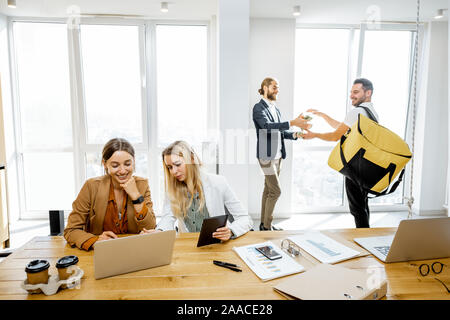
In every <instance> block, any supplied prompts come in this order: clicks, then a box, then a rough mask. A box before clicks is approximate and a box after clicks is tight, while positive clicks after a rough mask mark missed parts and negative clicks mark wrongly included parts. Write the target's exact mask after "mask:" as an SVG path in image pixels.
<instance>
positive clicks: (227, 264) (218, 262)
mask: <svg viewBox="0 0 450 320" xmlns="http://www.w3.org/2000/svg"><path fill="white" fill-rule="evenodd" d="M213 263H214V264H221V265H224V266H229V267H235V268H240V266H238V265H237V264H233V263H228V262H223V261H219V260H213Z"/></svg>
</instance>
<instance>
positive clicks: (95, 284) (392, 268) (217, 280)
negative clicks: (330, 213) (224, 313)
mask: <svg viewBox="0 0 450 320" xmlns="http://www.w3.org/2000/svg"><path fill="white" fill-rule="evenodd" d="M395 230H396V229H395V228H372V229H339V230H328V232H329V233H330V234H333V235H335V236H338V237H342V238H345V239H347V240H350V241H351V240H352V239H353V238H355V237H363V236H374V235H389V234H392V233H394V232H395ZM301 233H303V231H263V232H261V231H253V232H249V233H247V234H246V235H244V236H242V237H240V238H238V239H236V240H232V241H228V242H227V243H224V244H214V245H210V246H205V247H201V248H197V247H196V242H197V237H198V233H187V234H181V235H178V236H177V240H176V242H175V248H174V253H173V260H172V263H171V264H170V265H167V266H162V267H157V268H153V269H147V270H142V271H138V272H133V273H129V274H125V275H119V276H115V277H111V278H106V279H101V280H95V279H94V266H93V254H94V253H93V251H90V252H86V251H82V250H79V249H77V248H70V246H68V245H67V243H66V241H65V240H64V238H62V237H35V238H33V239H32V240H31V241H30V242H28V243H27V244H26V245H24V246H23V247H22V248H20V249H18V250H16V251H15V252H14V253H13V254H12V255H10V256H9V257H8V258H6V259H5V260H4V261H3V262H1V263H0V300H5V299H37V300H39V299H63V300H66V299H67V300H68V299H70V300H72V299H85V300H93V299H108V300H109V299H162V300H165V299H172V300H192V299H194V300H195V299H207V300H210V299H221V300H227V299H233V300H236V299H237V300H240V299H249V300H266V299H284V298H283V297H282V296H281V295H280V294H278V293H277V292H276V291H274V290H273V289H272V287H273V286H274V285H275V284H276V283H278V282H279V281H281V280H284V279H286V277H284V278H279V279H275V280H271V281H267V282H262V281H261V280H260V279H259V278H258V277H257V276H256V275H255V274H254V273H253V272H252V271H251V270H250V269H249V268H248V267H247V266H246V265H245V263H243V262H242V261H241V260H240V258H239V257H238V256H237V254H236V253H235V252H234V251H232V248H233V246H242V245H248V244H254V243H258V242H264V241H268V240H270V241H272V242H274V243H275V244H277V245H280V243H281V240H282V239H283V238H285V237H287V236H289V235H294V234H301ZM65 255H76V256H78V257H79V263H78V266H79V267H80V268H82V269H83V270H84V277H83V279H82V282H81V288H79V289H65V290H61V291H59V292H58V293H57V294H55V295H53V296H45V295H44V294H34V295H29V294H28V293H27V292H26V291H25V290H23V289H22V288H21V287H20V284H21V282H22V281H23V280H24V279H25V278H26V274H25V271H24V269H25V265H26V264H27V263H28V262H29V261H31V260H33V259H47V260H48V261H49V262H50V264H51V267H50V270H49V272H50V274H57V271H56V268H55V264H56V261H57V260H58V259H59V258H60V257H63V256H65ZM213 259H215V260H221V261H227V262H234V263H236V264H238V265H240V266H242V270H243V272H234V271H231V270H228V269H225V268H221V267H217V266H215V265H213V264H212V260H213ZM297 259H299V262H300V263H301V264H302V265H303V266H304V267H305V268H306V269H309V268H311V267H312V266H314V265H316V264H317V263H318V261H317V260H315V259H313V258H312V257H311V256H308V255H303V256H302V257H301V258H297ZM438 260H439V261H441V262H443V263H444V264H446V265H447V266H446V267H444V270H443V272H442V273H441V274H440V275H439V276H437V277H438V278H439V279H441V280H442V281H444V282H445V283H446V284H447V286H448V287H450V267H448V266H449V265H450V258H447V259H438ZM432 261H436V260H429V261H423V262H428V263H429V262H432ZM421 263H422V261H414V262H400V263H392V264H384V263H382V262H381V261H379V260H378V259H376V258H374V257H373V256H371V255H367V256H364V257H359V258H355V259H351V260H348V261H345V262H341V263H339V265H341V266H344V267H347V268H351V269H358V270H367V269H369V268H370V269H371V271H373V272H378V273H379V274H380V275H381V276H382V277H383V278H386V279H387V280H388V293H387V296H386V298H387V299H442V300H444V299H446V300H448V299H450V294H449V293H447V291H446V290H445V288H444V287H443V286H442V284H440V283H439V282H438V281H436V280H434V279H433V278H434V276H432V275H428V276H427V277H422V276H420V274H419V273H418V267H417V266H418V265H420V264H421Z"/></svg>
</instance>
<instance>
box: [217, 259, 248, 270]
mask: <svg viewBox="0 0 450 320" xmlns="http://www.w3.org/2000/svg"><path fill="white" fill-rule="evenodd" d="M213 263H214V264H215V265H216V266H218V267H222V268H227V269H230V270H233V271H236V272H242V270H241V269H238V268H235V267H231V266H227V265H224V264H221V263H218V262H216V261H213Z"/></svg>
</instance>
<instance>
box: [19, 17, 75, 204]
mask: <svg viewBox="0 0 450 320" xmlns="http://www.w3.org/2000/svg"><path fill="white" fill-rule="evenodd" d="M13 35H14V45H15V61H16V73H15V74H16V75H17V76H16V85H17V87H16V89H17V90H16V93H17V94H16V98H15V101H16V104H17V105H18V106H20V107H18V108H16V109H15V110H16V111H17V113H16V118H17V119H18V120H19V122H20V126H18V127H19V128H20V129H19V130H18V131H19V134H20V145H21V149H19V153H18V157H19V159H18V160H19V163H20V164H21V167H22V174H23V183H22V184H21V185H22V186H23V189H22V190H21V191H22V192H21V195H22V199H23V201H22V206H23V208H22V211H27V212H36V211H40V210H49V209H60V208H64V209H67V208H70V203H71V201H73V196H74V192H75V191H74V190H75V179H74V157H73V144H72V121H71V106H70V78H69V64H68V62H69V57H68V51H67V29H66V26H65V25H64V24H56V23H15V24H14V27H13ZM36 190H45V192H36Z"/></svg>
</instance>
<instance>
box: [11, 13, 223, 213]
mask: <svg viewBox="0 0 450 320" xmlns="http://www.w3.org/2000/svg"><path fill="white" fill-rule="evenodd" d="M15 22H35V23H60V24H65V25H67V19H64V18H37V17H8V38H9V39H8V42H9V45H10V48H9V55H10V68H11V83H12V96H13V101H12V102H13V106H14V115H13V116H14V132H15V149H16V157H17V161H18V165H17V172H15V173H13V174H14V175H15V176H16V179H17V181H18V184H19V185H20V186H19V217H20V219H46V218H48V212H47V211H45V212H44V211H40V210H39V211H27V210H26V194H25V184H24V181H25V180H24V165H23V153H24V150H23V146H22V137H21V117H20V100H19V89H20V88H19V87H18V82H17V81H18V72H17V59H16V56H15V52H16V51H15V46H14V34H13V25H14V23H15ZM79 22H80V24H89V25H119V26H120V25H123V26H127V25H130V26H138V28H139V59H140V72H141V82H142V85H141V101H142V106H141V108H142V109H141V110H142V134H143V140H142V143H136V144H133V146H134V148H135V151H136V153H137V154H147V156H148V161H147V171H148V173H149V177H147V178H149V184H150V190H151V192H152V199H153V201H154V209H155V214H157V215H158V213H159V212H160V211H161V210H160V209H162V203H160V202H161V201H155V199H160V198H162V197H161V196H162V194H161V192H163V191H162V190H160V188H159V181H158V178H156V179H155V178H153V179H152V177H158V172H159V170H160V166H161V163H160V162H159V161H157V159H159V157H158V155H159V154H161V151H162V149H161V148H159V147H158V145H157V117H156V116H157V105H156V102H157V99H156V94H157V92H156V47H155V46H156V26H157V25H180V26H191V25H193V26H196V25H198V26H205V27H206V30H207V45H206V47H207V59H208V61H207V79H208V81H207V98H206V99H207V112H208V115H207V119H210V118H211V115H214V114H217V111H216V110H215V108H216V103H215V102H214V100H213V98H212V97H213V96H214V93H212V92H211V90H212V86H211V84H210V81H209V80H211V79H213V77H214V72H213V71H212V70H213V69H214V68H212V66H211V62H212V60H211V52H212V50H213V47H212V45H211V44H212V43H214V35H213V33H212V32H211V25H210V22H209V21H201V20H195V21H186V20H170V21H169V20H156V19H155V20H150V19H123V18H103V17H102V18H96V17H92V18H80V20H79ZM67 34H68V39H67V41H68V43H67V45H68V46H69V50H68V53H69V62H68V63H69V77H70V82H69V83H70V104H71V119H72V148H62V149H57V148H54V149H46V150H43V149H41V148H39V149H36V150H34V151H36V152H48V151H56V152H61V151H66V152H67V151H70V152H73V157H74V174H75V190H76V192H78V191H79V190H80V189H81V187H82V185H83V184H84V182H85V181H86V160H85V155H86V153H89V152H101V150H102V148H103V145H100V144H89V143H88V141H87V122H86V120H87V118H86V109H85V96H84V80H83V69H82V54H81V32H80V29H79V28H73V29H69V28H67ZM210 128H211V129H215V128H217V126H216V125H215V122H213V123H211V122H210V121H208V129H210ZM27 152H28V150H27ZM149 155H154V156H152V157H151V158H150V157H149ZM75 197H76V195H74V199H75ZM69 213H70V210H65V215H66V217H67V215H68V214H69Z"/></svg>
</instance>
